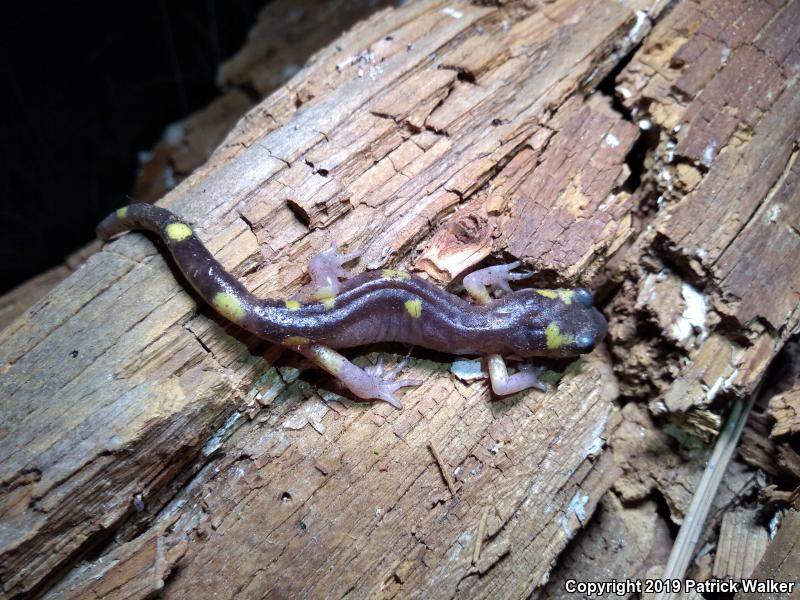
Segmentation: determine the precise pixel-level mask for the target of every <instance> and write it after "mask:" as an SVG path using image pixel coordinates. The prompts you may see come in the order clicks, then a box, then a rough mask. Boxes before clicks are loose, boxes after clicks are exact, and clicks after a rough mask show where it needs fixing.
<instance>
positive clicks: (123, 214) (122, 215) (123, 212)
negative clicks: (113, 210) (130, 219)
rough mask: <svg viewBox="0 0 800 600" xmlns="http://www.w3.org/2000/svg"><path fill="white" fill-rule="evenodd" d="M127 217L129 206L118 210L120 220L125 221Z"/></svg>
mask: <svg viewBox="0 0 800 600" xmlns="http://www.w3.org/2000/svg"><path fill="white" fill-rule="evenodd" d="M127 216H128V207H127V206H123V207H122V208H118V209H117V218H118V219H124V218H125V217H127Z"/></svg>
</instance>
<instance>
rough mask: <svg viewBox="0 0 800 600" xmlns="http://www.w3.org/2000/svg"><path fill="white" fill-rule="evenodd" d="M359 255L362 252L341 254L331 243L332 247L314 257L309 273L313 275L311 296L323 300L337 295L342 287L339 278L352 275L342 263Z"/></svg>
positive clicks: (346, 277) (309, 264)
mask: <svg viewBox="0 0 800 600" xmlns="http://www.w3.org/2000/svg"><path fill="white" fill-rule="evenodd" d="M359 256H361V253H360V252H350V253H348V254H339V253H338V252H337V251H336V245H335V244H331V247H330V248H328V249H327V250H323V251H322V252H320V253H319V254H317V255H316V256H315V257H314V258H312V259H311V262H309V263H308V274H309V275H310V276H311V291H310V294H309V296H310V298H311V299H313V300H322V299H325V298H333V297H334V296H336V294H337V293H339V288H340V287H341V284H340V283H339V280H340V279H348V278H349V277H350V276H351V274H350V272H349V271H348V270H347V269H345V268H343V267H342V265H343V264H345V263H346V262H349V261H351V260H353V259H354V258H358V257H359Z"/></svg>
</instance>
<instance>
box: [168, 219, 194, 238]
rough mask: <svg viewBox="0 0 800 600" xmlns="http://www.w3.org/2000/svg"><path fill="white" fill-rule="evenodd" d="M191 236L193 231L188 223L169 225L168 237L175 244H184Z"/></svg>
mask: <svg viewBox="0 0 800 600" xmlns="http://www.w3.org/2000/svg"><path fill="white" fill-rule="evenodd" d="M190 235H192V230H191V228H190V227H189V226H188V225H186V223H170V224H169V225H167V237H168V238H169V239H171V240H172V241H173V242H182V241H183V240H185V239H186V238H187V237H189V236H190Z"/></svg>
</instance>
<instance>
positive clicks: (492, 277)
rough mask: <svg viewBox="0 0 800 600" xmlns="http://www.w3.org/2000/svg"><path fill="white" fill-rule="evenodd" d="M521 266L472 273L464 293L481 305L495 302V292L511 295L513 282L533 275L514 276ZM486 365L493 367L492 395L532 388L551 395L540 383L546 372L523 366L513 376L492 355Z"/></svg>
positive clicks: (499, 267) (502, 266) (504, 394)
mask: <svg viewBox="0 0 800 600" xmlns="http://www.w3.org/2000/svg"><path fill="white" fill-rule="evenodd" d="M521 264H522V263H521V262H520V261H515V262H513V263H509V264H507V265H497V266H494V267H488V268H486V269H480V270H479V271H475V272H474V273H470V274H469V275H467V276H466V277H464V289H465V290H467V293H468V294H469V295H470V296H471V297H472V299H473V300H475V301H476V302H477V303H478V304H488V303H489V302H491V301H492V295H491V291H496V290H500V291H502V292H503V293H506V292H510V291H511V286H510V285H509V284H508V283H509V281H519V280H520V279H526V278H528V277H530V276H531V275H532V273H530V272H523V273H512V272H511V271H513V270H514V269H516V268H517V267H518V266H520V265H521ZM490 290H491V291H490ZM486 363H487V366H488V367H489V381H491V383H492V391H493V392H494V393H495V394H497V395H498V396H508V395H509V394H516V393H517V392H521V391H522V390H527V389H528V388H536V389H537V390H542V391H543V392H546V391H547V385H546V384H544V383H542V382H541V381H539V373H541V372H542V369H541V368H540V367H535V366H533V365H529V364H524V363H523V364H521V365H519V366H518V367H517V372H516V373H514V374H513V375H509V374H508V369H507V368H506V361H505V360H503V357H502V356H500V355H499V354H488V355H487V356H486Z"/></svg>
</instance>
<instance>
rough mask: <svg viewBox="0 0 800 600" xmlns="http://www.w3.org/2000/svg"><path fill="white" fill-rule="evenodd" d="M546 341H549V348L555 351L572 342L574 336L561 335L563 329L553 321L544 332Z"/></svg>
mask: <svg viewBox="0 0 800 600" xmlns="http://www.w3.org/2000/svg"><path fill="white" fill-rule="evenodd" d="M544 335H545V339H546V341H547V347H548V349H550V350H554V349H555V348H561V346H564V345H566V344H569V343H570V342H572V336H570V335H564V334H562V333H561V328H560V327H559V326H558V324H557V323H555V322H553V321H551V322H550V324H549V325H548V326H547V328H546V329H545V330H544Z"/></svg>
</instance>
